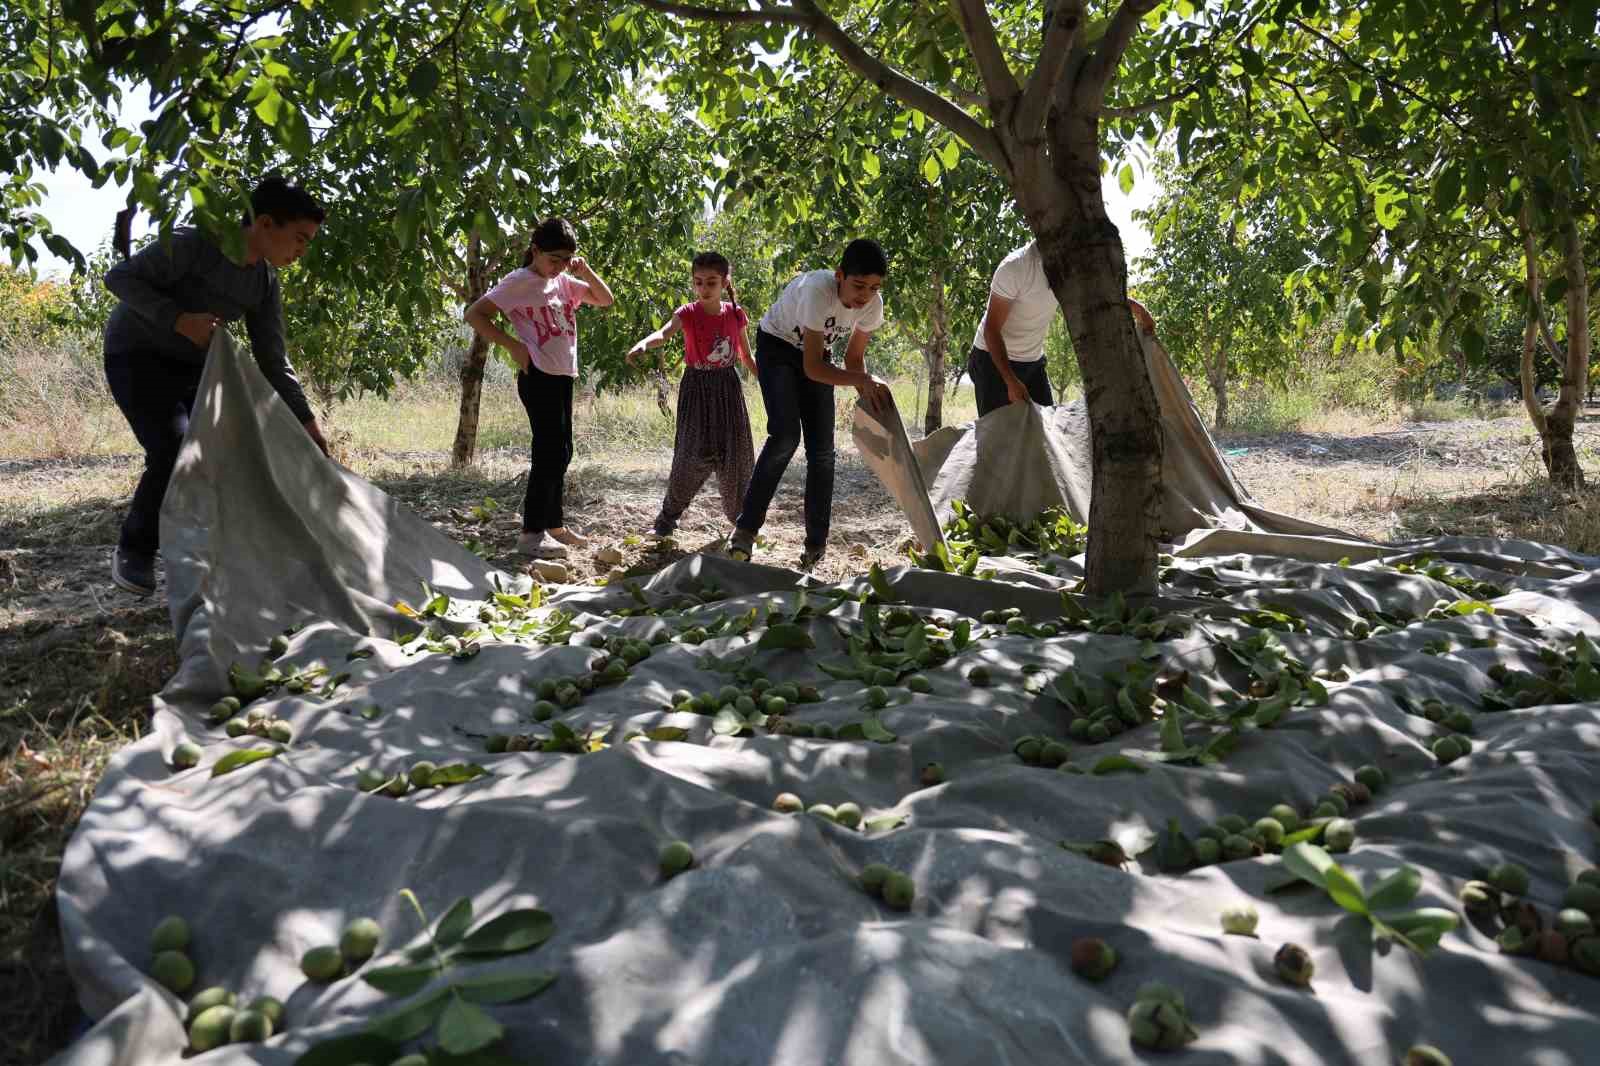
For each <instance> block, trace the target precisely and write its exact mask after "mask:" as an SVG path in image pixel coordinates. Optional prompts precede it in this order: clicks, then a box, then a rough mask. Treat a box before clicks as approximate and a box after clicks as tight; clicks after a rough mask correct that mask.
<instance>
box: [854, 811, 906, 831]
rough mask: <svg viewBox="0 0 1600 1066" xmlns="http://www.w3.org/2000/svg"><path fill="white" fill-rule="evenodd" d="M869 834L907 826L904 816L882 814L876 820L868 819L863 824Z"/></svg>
mask: <svg viewBox="0 0 1600 1066" xmlns="http://www.w3.org/2000/svg"><path fill="white" fill-rule="evenodd" d="M861 824H862V825H863V826H864V827H865V828H866V830H867V831H868V832H869V833H882V832H886V831H888V830H890V829H899V828H900V827H901V826H903V825H905V824H906V817H905V815H903V814H880V815H878V816H877V817H876V818H868V819H867V820H866V821H865V822H863V823H861Z"/></svg>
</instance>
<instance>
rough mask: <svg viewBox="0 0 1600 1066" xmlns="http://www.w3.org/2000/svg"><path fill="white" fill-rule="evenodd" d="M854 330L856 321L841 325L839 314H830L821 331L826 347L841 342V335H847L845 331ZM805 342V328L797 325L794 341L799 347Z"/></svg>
mask: <svg viewBox="0 0 1600 1066" xmlns="http://www.w3.org/2000/svg"><path fill="white" fill-rule="evenodd" d="M854 330H855V323H853V322H852V323H850V324H849V325H848V326H841V325H839V316H838V315H829V316H828V317H827V318H826V319H824V320H823V322H822V329H821V331H820V332H821V333H822V336H823V338H824V340H825V344H824V347H827V348H832V347H833V346H834V345H835V344H837V343H839V338H840V337H843V336H844V335H845V333H847V332H852V331H854ZM805 342H806V334H805V330H803V329H801V328H800V327H799V326H796V327H795V328H794V343H795V347H797V348H798V347H802V346H803V345H804V344H805Z"/></svg>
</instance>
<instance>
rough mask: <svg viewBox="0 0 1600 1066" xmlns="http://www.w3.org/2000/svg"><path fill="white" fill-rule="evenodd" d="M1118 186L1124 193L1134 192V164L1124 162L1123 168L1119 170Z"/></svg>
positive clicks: (1130, 193) (1129, 194)
mask: <svg viewBox="0 0 1600 1066" xmlns="http://www.w3.org/2000/svg"><path fill="white" fill-rule="evenodd" d="M1117 188H1119V189H1121V190H1122V195H1124V196H1131V195H1132V194H1133V164H1132V163H1124V164H1122V169H1121V170H1119V171H1117Z"/></svg>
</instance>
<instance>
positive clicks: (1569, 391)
mask: <svg viewBox="0 0 1600 1066" xmlns="http://www.w3.org/2000/svg"><path fill="white" fill-rule="evenodd" d="M1561 257H1562V260H1563V265H1564V266H1565V267H1566V275H1567V354H1566V358H1565V359H1563V360H1562V361H1561V393H1560V395H1558V396H1557V397H1556V404H1555V406H1554V407H1553V408H1551V409H1550V414H1549V417H1548V418H1547V419H1546V425H1547V427H1548V432H1547V435H1546V437H1545V454H1546V457H1547V461H1548V463H1549V466H1550V480H1551V481H1554V482H1555V483H1556V484H1557V485H1560V486H1561V487H1563V488H1569V489H1576V488H1581V487H1582V486H1583V467H1581V466H1579V465H1578V453H1577V451H1576V450H1575V449H1574V448H1573V446H1572V432H1573V429H1574V428H1575V427H1576V425H1577V422H1578V415H1579V413H1580V412H1581V411H1582V410H1583V392H1584V388H1585V386H1586V385H1587V384H1588V380H1589V279H1588V271H1587V270H1586V269H1585V268H1584V262H1583V238H1582V237H1581V236H1579V234H1578V226H1577V223H1576V222H1574V221H1573V219H1572V217H1571V216H1570V215H1568V217H1567V220H1566V222H1565V223H1563V225H1562V227H1561ZM1556 354H1558V355H1559V353H1556Z"/></svg>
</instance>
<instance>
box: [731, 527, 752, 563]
mask: <svg viewBox="0 0 1600 1066" xmlns="http://www.w3.org/2000/svg"><path fill="white" fill-rule="evenodd" d="M755 550H756V535H755V534H754V533H751V532H750V531H749V530H746V529H735V530H734V531H733V536H731V537H729V538H728V558H730V559H737V560H738V561H739V562H741V563H747V562H749V561H750V556H751V555H753V554H754V553H755Z"/></svg>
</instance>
